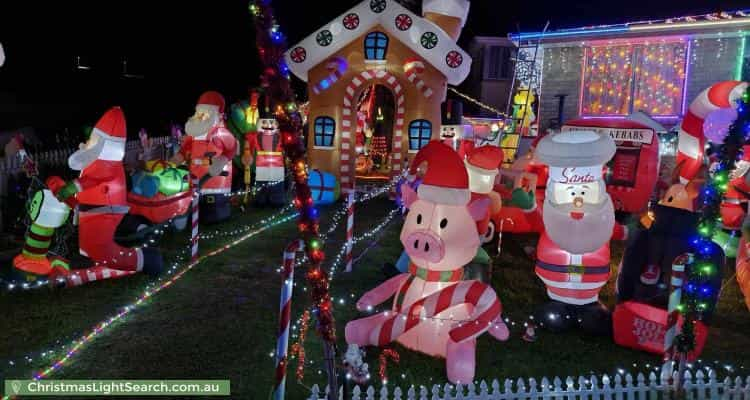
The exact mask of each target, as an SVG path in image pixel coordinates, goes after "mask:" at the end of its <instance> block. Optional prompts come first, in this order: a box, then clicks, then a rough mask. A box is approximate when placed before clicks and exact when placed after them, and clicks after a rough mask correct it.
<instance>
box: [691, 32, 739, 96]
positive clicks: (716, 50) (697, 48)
mask: <svg viewBox="0 0 750 400" xmlns="http://www.w3.org/2000/svg"><path fill="white" fill-rule="evenodd" d="M740 42H741V39H739V38H727V39H721V41H719V40H717V39H693V40H692V43H691V49H690V51H691V56H690V60H689V61H690V69H689V71H688V82H687V101H688V105H689V104H690V102H691V101H692V100H693V99H695V98H696V97H697V96H698V94H700V92H701V91H703V90H704V89H706V88H708V87H709V86H711V85H712V84H714V83H716V82H719V81H726V80H732V79H734V78H735V72H736V66H737V57H739V47H740Z"/></svg>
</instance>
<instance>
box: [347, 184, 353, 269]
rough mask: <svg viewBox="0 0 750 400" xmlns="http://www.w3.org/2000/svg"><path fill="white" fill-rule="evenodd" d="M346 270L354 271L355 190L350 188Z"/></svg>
mask: <svg viewBox="0 0 750 400" xmlns="http://www.w3.org/2000/svg"><path fill="white" fill-rule="evenodd" d="M346 214H347V215H346V270H345V271H346V272H352V249H353V247H354V190H353V189H350V190H349V195H348V196H347V200H346Z"/></svg>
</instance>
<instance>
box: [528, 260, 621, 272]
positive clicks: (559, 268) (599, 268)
mask: <svg viewBox="0 0 750 400" xmlns="http://www.w3.org/2000/svg"><path fill="white" fill-rule="evenodd" d="M536 266H537V267H538V268H541V269H543V270H545V271H549V272H562V273H570V272H571V270H575V269H579V270H581V272H582V273H585V274H606V273H609V265H592V266H588V265H585V266H584V265H557V264H548V263H546V262H544V261H540V260H537V261H536Z"/></svg>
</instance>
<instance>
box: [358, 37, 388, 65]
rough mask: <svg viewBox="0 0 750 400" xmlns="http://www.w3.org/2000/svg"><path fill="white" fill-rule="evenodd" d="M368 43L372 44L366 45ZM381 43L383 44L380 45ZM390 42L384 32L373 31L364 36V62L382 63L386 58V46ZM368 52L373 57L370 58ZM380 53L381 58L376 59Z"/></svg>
mask: <svg viewBox="0 0 750 400" xmlns="http://www.w3.org/2000/svg"><path fill="white" fill-rule="evenodd" d="M369 41H373V44H372V45H370V44H368V42H369ZM381 41H384V44H383V45H381ZM389 42H390V38H389V37H388V35H386V34H385V33H384V32H381V31H373V32H370V33H368V34H367V35H365V40H364V50H365V60H366V61H384V60H385V59H386V57H388V44H389ZM370 52H372V55H373V57H370ZM381 52H382V57H378V55H379V54H381Z"/></svg>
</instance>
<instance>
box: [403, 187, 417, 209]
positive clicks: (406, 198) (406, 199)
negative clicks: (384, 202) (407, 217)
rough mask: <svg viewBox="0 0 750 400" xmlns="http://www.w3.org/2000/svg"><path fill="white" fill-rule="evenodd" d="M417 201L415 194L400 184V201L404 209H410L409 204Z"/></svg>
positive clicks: (409, 188)
mask: <svg viewBox="0 0 750 400" xmlns="http://www.w3.org/2000/svg"><path fill="white" fill-rule="evenodd" d="M416 200H417V192H415V191H414V189H412V188H411V186H409V185H408V184H406V183H402V184H401V201H403V203H404V207H406V208H411V204H412V203H414V202H415V201H416Z"/></svg>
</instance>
